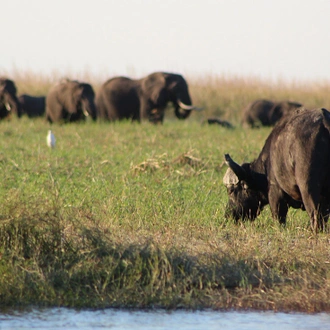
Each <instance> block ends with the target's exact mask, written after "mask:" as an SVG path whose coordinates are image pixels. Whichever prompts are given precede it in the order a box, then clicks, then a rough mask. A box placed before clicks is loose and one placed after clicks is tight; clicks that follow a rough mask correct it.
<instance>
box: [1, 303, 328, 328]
mask: <svg viewBox="0 0 330 330" xmlns="http://www.w3.org/2000/svg"><path fill="white" fill-rule="evenodd" d="M0 329H1V330H3V329H15V330H16V329H17V330H20V329H43V330H44V329H66V330H71V329H85V330H89V329H90V330H92V329H111V330H115V329H134V330H140V329H141V330H142V329H143V330H149V329H150V330H167V329H168V330H175V329H180V330H186V329H196V330H215V329H221V330H226V329H231V330H235V329H237V330H249V329H251V330H259V329H267V330H273V329H274V330H275V329H276V330H278V329H280V330H293V329H297V330H298V329H299V330H304V329H306V330H307V329H308V330H312V329H315V330H323V329H327V330H329V329H330V314H326V313H321V314H313V315H308V314H298V313H293V314H286V313H273V312H216V311H197V312H190V311H172V312H166V311H151V312H145V311H125V310H113V309H104V310H93V311H92V310H82V311H77V310H74V309H67V308H49V309H32V310H30V311H25V312H21V311H20V312H18V311H12V312H6V313H1V314H0Z"/></svg>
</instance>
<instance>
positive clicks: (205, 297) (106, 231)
mask: <svg viewBox="0 0 330 330" xmlns="http://www.w3.org/2000/svg"><path fill="white" fill-rule="evenodd" d="M220 83H221V84H220ZM226 83H228V86H227V87H225V85H226ZM20 84H21V82H18V85H20ZM199 84H202V82H200V81H199ZM254 84H256V85H257V82H253V81H252V83H251V85H252V87H253V86H254ZM195 86H196V85H193V88H192V90H194V88H195ZM215 86H218V87H219V89H220V91H219V93H216V92H215V89H216V88H215ZM221 86H222V87H221ZM265 86H266V85H262V84H261V86H259V90H267V89H266V87H265ZM252 87H251V88H252ZM255 87H256V86H254V89H255V90H256V88H255ZM272 88H275V87H271V89H272ZM290 88H291V89H290ZM225 89H227V91H228V92H227V93H223V92H224V90H225ZM213 91H214V92H213ZM249 91H250V85H249V84H247V83H245V82H244V81H238V82H236V84H233V83H232V84H230V82H228V81H220V82H219V81H216V82H213V81H212V80H211V81H210V84H209V88H208V89H206V88H205V93H204V96H203V97H204V101H202V99H199V97H201V94H200V95H199V94H198V93H194V94H193V95H196V98H197V100H200V102H198V103H202V104H201V105H205V104H203V102H206V101H205V100H206V99H207V95H214V97H213V98H212V97H209V100H208V102H210V103H207V104H210V105H211V104H216V103H217V102H218V101H217V100H222V96H223V95H224V94H225V96H224V97H223V100H222V101H221V102H220V101H219V108H218V109H220V108H222V107H223V106H224V105H225V103H226V104H227V106H224V108H223V109H226V110H223V111H224V112H223V113H222V115H223V116H224V117H225V118H226V119H231V120H233V121H234V123H235V125H236V128H235V129H233V130H228V129H225V128H221V127H218V126H205V125H201V124H200V123H201V119H202V117H201V116H202V115H200V114H197V113H194V114H192V116H191V117H190V118H189V119H188V120H186V121H178V120H175V119H172V117H171V115H170V114H166V120H165V123H164V125H161V126H153V125H150V124H141V125H139V124H131V123H129V122H120V123H112V124H109V123H91V122H87V123H84V124H69V125H53V126H52V130H53V132H54V134H55V136H56V139H57V144H56V148H55V149H54V150H51V149H49V148H48V147H47V146H46V135H47V130H48V129H49V124H47V123H46V122H45V121H44V120H43V119H38V120H29V119H28V118H25V117H23V118H22V119H20V120H18V119H15V118H13V119H12V120H11V121H2V122H1V123H0V132H1V133H0V135H1V139H0V170H1V173H2V177H1V185H0V198H1V201H2V203H1V209H0V306H2V307H7V306H14V307H15V306H28V305H38V306H73V307H109V306H112V307H124V308H154V307H162V308H192V309H196V308H214V309H226V308H236V309H247V308H253V309H263V310H264V309H271V310H285V311H293V310H294V311H307V312H316V311H330V249H329V234H328V233H319V234H318V235H314V234H312V232H311V230H310V228H309V220H308V217H307V215H306V213H304V212H301V211H297V210H290V212H289V216H288V224H287V226H286V228H281V227H280V226H279V224H278V223H277V222H274V221H273V220H272V219H271V215H270V211H269V208H268V207H267V208H266V209H265V210H264V211H263V213H262V214H261V216H259V217H258V219H257V220H256V221H254V222H246V223H239V224H237V225H236V224H234V222H233V221H231V220H230V219H228V220H227V219H225V218H224V209H225V205H226V201H227V194H226V190H225V187H224V186H223V184H222V177H223V175H224V172H225V170H226V166H225V164H224V159H223V155H224V154H225V153H230V155H231V156H232V157H233V158H234V159H235V160H236V161H237V162H239V163H241V162H245V161H251V160H253V159H254V158H255V157H257V156H258V154H259V152H260V150H261V148H262V146H263V144H264V141H265V139H266V137H267V136H268V134H269V132H270V129H269V128H263V129H259V130H248V129H241V128H240V126H239V110H236V112H234V113H231V112H230V111H231V110H232V109H239V105H240V103H243V101H247V100H248V99H249V98H252V97H253V96H255V94H252V93H250V92H249ZM322 91H323V89H320V90H317V92H315V95H318V97H319V102H320V104H322V103H324V104H325V103H326V102H327V97H328V93H326V94H323V93H322ZM268 92H269V93H270V94H271V93H273V92H272V91H268ZM277 92H278V93H279V95H280V91H279V90H277ZM207 93H209V94H207ZM285 93H286V94H290V93H292V95H293V94H294V93H297V97H299V95H301V96H304V97H306V95H305V94H299V93H298V92H297V90H296V89H294V88H293V87H290V86H289V87H287V90H283V95H284V94H285ZM230 95H231V96H230ZM322 95H324V97H322ZM243 96H244V97H243ZM280 96H281V95H280ZM242 98H243V99H244V100H242ZM298 100H299V99H298ZM309 102H312V101H311V100H309ZM208 109H211V106H209V107H208ZM207 111H209V112H208V113H206V114H203V116H208V115H210V116H211V115H212V116H213V115H216V114H217V112H216V111H215V110H214V111H213V110H207ZM235 118H236V119H235Z"/></svg>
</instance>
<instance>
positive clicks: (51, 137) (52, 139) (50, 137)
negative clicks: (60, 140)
mask: <svg viewBox="0 0 330 330" xmlns="http://www.w3.org/2000/svg"><path fill="white" fill-rule="evenodd" d="M55 143H56V139H55V135H54V134H53V132H52V131H51V130H48V134H47V145H48V147H49V148H55Z"/></svg>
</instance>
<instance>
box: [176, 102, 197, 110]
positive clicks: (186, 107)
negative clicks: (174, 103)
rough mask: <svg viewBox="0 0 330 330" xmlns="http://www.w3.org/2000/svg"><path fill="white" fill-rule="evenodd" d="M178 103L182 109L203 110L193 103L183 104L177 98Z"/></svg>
mask: <svg viewBox="0 0 330 330" xmlns="http://www.w3.org/2000/svg"><path fill="white" fill-rule="evenodd" d="M178 105H179V107H180V108H181V109H183V110H195V111H201V110H203V108H198V107H196V106H194V105H187V104H184V103H183V102H181V101H180V100H178Z"/></svg>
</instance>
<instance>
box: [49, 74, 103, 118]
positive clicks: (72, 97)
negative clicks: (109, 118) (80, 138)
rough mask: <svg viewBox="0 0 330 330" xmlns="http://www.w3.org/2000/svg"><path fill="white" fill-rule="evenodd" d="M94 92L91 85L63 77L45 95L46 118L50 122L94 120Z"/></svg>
mask: <svg viewBox="0 0 330 330" xmlns="http://www.w3.org/2000/svg"><path fill="white" fill-rule="evenodd" d="M94 98H95V93H94V90H93V88H92V86H91V85H90V84H88V83H85V82H79V81H77V80H69V79H64V80H61V81H60V82H59V83H57V84H55V85H54V86H53V87H52V88H51V89H50V90H49V92H48V94H47V97H46V118H47V120H48V121H49V122H50V123H54V122H64V123H68V122H75V121H83V120H85V119H86V117H88V116H90V117H91V118H92V119H93V121H95V120H96V116H97V113H96V108H95V102H94Z"/></svg>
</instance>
